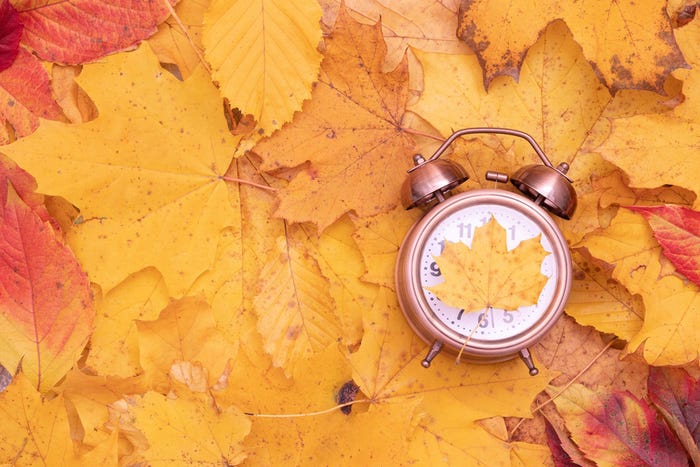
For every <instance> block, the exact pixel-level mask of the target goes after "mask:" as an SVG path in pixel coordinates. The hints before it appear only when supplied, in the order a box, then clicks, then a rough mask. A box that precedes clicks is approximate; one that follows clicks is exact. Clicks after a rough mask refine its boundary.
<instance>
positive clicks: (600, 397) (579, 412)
mask: <svg viewBox="0 0 700 467" xmlns="http://www.w3.org/2000/svg"><path fill="white" fill-rule="evenodd" d="M555 404H556V405H557V409H558V411H559V413H560V414H561V415H562V417H564V421H565V423H566V427H567V429H568V430H569V432H570V433H571V437H572V439H573V440H574V441H575V442H576V444H577V445H578V447H579V448H580V449H581V451H582V452H583V453H584V454H585V455H586V457H587V458H589V459H590V460H592V461H594V462H596V463H597V464H598V465H616V466H632V465H663V466H667V467H670V466H687V465H688V460H687V458H686V454H685V451H684V450H683V447H682V446H681V444H680V443H679V442H678V439H677V438H676V437H675V436H674V435H673V433H672V432H671V430H670V429H669V427H668V425H666V423H665V422H664V421H663V419H662V418H661V417H660V416H659V415H658V414H657V412H656V411H655V410H654V409H653V408H652V407H650V406H649V404H648V403H647V402H645V401H644V400H641V399H637V398H636V397H635V396H634V395H633V394H632V393H630V392H629V391H620V392H613V393H606V392H603V391H592V390H590V389H588V388H586V387H585V386H583V385H580V384H574V385H572V386H571V387H569V388H568V389H567V390H566V391H565V392H564V393H563V394H561V395H560V396H559V397H558V398H556V399H555Z"/></svg>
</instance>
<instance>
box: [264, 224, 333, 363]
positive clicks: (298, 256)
mask: <svg viewBox="0 0 700 467" xmlns="http://www.w3.org/2000/svg"><path fill="white" fill-rule="evenodd" d="M299 234H300V235H299ZM304 236H305V235H304V234H303V233H302V232H297V234H295V233H294V232H291V233H288V234H287V235H286V236H285V237H280V238H278V239H277V247H276V248H275V249H274V250H273V251H271V252H270V254H269V256H268V257H267V258H265V261H264V263H265V267H264V268H263V270H262V271H261V280H260V283H259V290H258V294H257V296H256V297H255V300H254V307H255V312H256V313H257V315H258V331H260V334H262V336H263V340H264V342H265V350H266V351H267V352H268V353H269V354H270V355H272V358H273V362H274V364H275V366H279V367H283V368H285V372H286V373H288V374H291V372H292V371H293V369H294V366H295V365H296V364H298V362H299V361H300V360H303V359H306V358H309V357H310V356H311V355H312V354H313V353H314V352H318V351H320V350H322V349H324V348H325V347H326V346H327V345H328V344H330V343H331V342H333V341H335V340H337V339H338V338H339V336H340V335H341V333H340V329H339V327H338V321H337V318H336V317H335V314H334V311H333V308H334V306H333V305H334V303H333V299H332V298H331V296H330V294H329V292H328V289H329V284H328V280H327V279H326V278H324V277H323V276H322V275H321V272H320V269H319V266H318V263H317V261H316V260H315V259H314V258H313V256H312V255H311V254H310V253H309V251H308V248H307V246H306V245H305V240H304Z"/></svg>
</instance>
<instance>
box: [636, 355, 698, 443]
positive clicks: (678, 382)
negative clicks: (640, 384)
mask: <svg viewBox="0 0 700 467" xmlns="http://www.w3.org/2000/svg"><path fill="white" fill-rule="evenodd" d="M648 388H649V397H650V398H651V400H652V402H654V404H656V405H657V406H659V407H661V408H663V409H664V410H665V411H666V412H668V413H669V414H671V415H673V416H674V417H675V418H676V419H678V421H680V422H681V423H683V424H684V425H685V426H686V428H688V431H689V432H690V434H691V435H692V437H693V439H694V440H695V444H696V445H698V444H700V383H699V382H698V381H697V380H695V379H693V378H691V377H690V375H689V374H688V372H687V371H685V370H684V369H682V368H656V367H651V368H650V369H649V381H648Z"/></svg>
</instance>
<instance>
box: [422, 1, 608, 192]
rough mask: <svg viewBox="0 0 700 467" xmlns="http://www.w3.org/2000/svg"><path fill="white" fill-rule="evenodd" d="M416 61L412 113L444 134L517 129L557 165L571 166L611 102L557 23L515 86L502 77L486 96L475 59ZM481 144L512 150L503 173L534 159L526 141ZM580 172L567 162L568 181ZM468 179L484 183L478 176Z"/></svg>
mask: <svg viewBox="0 0 700 467" xmlns="http://www.w3.org/2000/svg"><path fill="white" fill-rule="evenodd" d="M518 8H519V7H518ZM499 35H501V36H503V34H502V33H499ZM416 55H417V57H418V59H419V61H420V62H421V65H422V67H423V73H424V76H425V78H424V80H425V89H424V91H423V93H422V94H421V97H420V100H419V101H418V102H417V103H416V104H415V105H412V106H410V107H409V110H411V111H413V112H416V113H418V114H419V115H420V116H421V117H423V118H425V119H426V120H428V121H429V122H430V123H431V124H432V125H433V126H434V127H435V128H437V129H438V130H439V131H440V133H441V134H443V135H445V136H446V135H449V134H451V133H452V132H453V131H454V130H456V129H458V128H465V127H484V126H485V127H507V128H517V129H519V130H522V131H525V132H527V133H529V134H530V135H532V136H533V137H534V138H535V140H537V142H538V143H539V144H540V146H542V149H543V150H544V151H545V153H546V154H548V155H549V156H550V157H551V158H553V159H554V160H553V163H555V164H556V163H558V162H559V161H562V160H567V161H569V162H571V161H572V160H573V158H574V157H576V156H577V155H578V154H579V152H580V151H581V148H582V145H583V142H584V141H585V140H586V138H587V137H588V136H589V132H590V128H591V127H592V126H593V125H594V124H595V122H596V121H598V119H599V118H600V115H601V113H602V112H603V110H604V109H605V108H606V106H607V105H608V103H609V102H610V99H611V96H610V94H609V92H608V90H607V89H605V87H603V86H602V85H601V84H600V82H599V80H598V77H597V76H596V74H595V72H594V71H593V69H591V66H590V64H589V63H588V62H587V61H586V59H585V58H584V57H583V55H582V53H581V49H580V46H579V45H578V44H577V43H576V42H574V40H573V38H572V37H571V33H570V32H569V31H568V30H567V29H566V27H565V26H564V25H563V24H562V23H560V22H555V23H553V24H551V25H550V26H549V27H547V29H545V30H544V32H543V33H542V36H541V38H540V40H539V41H538V42H537V43H536V44H535V45H534V46H533V47H531V48H530V51H529V53H528V56H527V59H526V62H525V66H524V67H523V71H522V73H521V75H520V80H519V81H518V82H517V83H515V82H514V81H513V80H510V79H505V78H499V79H498V80H497V81H495V82H494V84H493V85H492V86H491V87H490V89H489V92H488V93H487V92H486V90H485V89H484V86H483V83H482V79H481V67H480V66H479V62H478V60H477V59H476V57H475V56H473V55H446V54H431V53H423V52H420V51H416ZM479 139H481V140H483V141H484V142H485V143H487V144H488V145H489V146H490V147H492V148H494V149H495V150H496V152H497V153H498V154H499V155H501V157H504V156H505V155H506V154H508V152H509V150H510V148H511V146H512V147H513V151H514V154H515V157H513V158H512V159H511V160H509V170H508V172H510V171H513V170H515V168H517V167H520V166H522V165H525V164H532V163H533V162H535V161H536V160H537V158H536V156H535V154H534V153H533V151H532V148H531V147H530V145H529V144H527V143H526V142H524V141H520V140H515V141H514V139H513V138H512V137H500V136H499V137H496V136H488V135H482V136H479ZM471 157H472V156H471V155H470V156H469V158H470V159H471ZM477 157H483V156H477ZM582 169H583V167H581V166H580V165H578V163H576V164H572V169H571V172H570V176H571V177H573V178H574V179H576V180H581V179H582V178H583V177H585V176H586V174H585V172H584V173H582V172H581V171H582ZM471 175H472V176H475V177H479V178H481V177H483V174H481V173H474V174H471Z"/></svg>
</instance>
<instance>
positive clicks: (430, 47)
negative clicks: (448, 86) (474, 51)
mask: <svg viewBox="0 0 700 467" xmlns="http://www.w3.org/2000/svg"><path fill="white" fill-rule="evenodd" d="M320 3H321V6H322V8H323V22H324V23H325V24H329V25H330V24H333V23H334V22H335V18H336V16H337V15H338V11H339V10H340V8H341V4H344V5H345V7H346V8H347V9H348V11H349V12H350V15H351V16H352V17H353V18H355V19H356V20H357V21H360V22H363V23H367V22H370V23H375V22H377V21H379V20H380V19H381V24H382V31H383V32H384V40H385V42H386V45H387V49H388V50H387V56H386V63H385V67H384V69H385V70H391V69H393V68H394V67H396V65H398V64H399V62H401V60H403V56H404V54H405V53H406V49H407V48H408V47H416V48H419V49H421V50H426V51H431V52H441V53H469V48H468V47H467V46H466V44H464V43H463V42H461V41H460V40H459V39H458V38H457V37H456V36H455V29H457V15H456V12H457V2H455V1H449V2H446V1H441V0H430V1H425V0H423V1H418V2H416V1H403V0H382V1H378V0H370V1H366V0H345V1H341V0H321V2H320Z"/></svg>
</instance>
